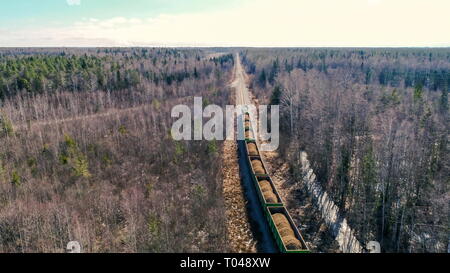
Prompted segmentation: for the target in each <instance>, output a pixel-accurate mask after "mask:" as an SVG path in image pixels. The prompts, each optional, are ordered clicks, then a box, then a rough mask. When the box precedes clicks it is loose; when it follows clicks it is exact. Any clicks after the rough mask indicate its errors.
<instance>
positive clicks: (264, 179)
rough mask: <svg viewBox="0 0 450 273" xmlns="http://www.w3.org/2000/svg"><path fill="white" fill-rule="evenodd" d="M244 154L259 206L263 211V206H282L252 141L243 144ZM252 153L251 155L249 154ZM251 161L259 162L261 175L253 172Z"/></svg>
mask: <svg viewBox="0 0 450 273" xmlns="http://www.w3.org/2000/svg"><path fill="white" fill-rule="evenodd" d="M250 145H253V147H254V149H256V150H253V149H251V148H249V146H250ZM245 147H246V154H247V162H248V164H249V166H250V169H251V177H252V180H253V183H254V185H255V188H256V191H257V192H258V197H259V200H260V201H261V204H263V209H264V207H265V206H280V205H282V204H283V201H282V199H281V197H280V195H279V193H278V191H277V189H276V187H275V185H274V183H273V181H272V179H271V178H270V176H269V174H268V173H267V169H266V165H265V163H264V161H263V160H262V158H261V157H260V156H259V150H258V146H257V145H256V142H254V141H248V142H246V143H245ZM252 151H253V153H251V152H252ZM252 160H260V162H261V166H262V169H263V170H264V171H263V173H261V172H260V173H257V171H256V170H255V168H254V166H253V164H252Z"/></svg>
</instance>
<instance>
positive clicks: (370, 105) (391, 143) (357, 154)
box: [241, 48, 450, 252]
mask: <svg viewBox="0 0 450 273" xmlns="http://www.w3.org/2000/svg"><path fill="white" fill-rule="evenodd" d="M241 57H242V59H243V62H244V64H245V66H246V70H247V72H248V73H249V74H250V75H251V81H250V87H251V88H252V89H253V92H254V94H255V95H256V97H257V99H258V101H259V103H261V104H269V103H270V104H275V105H280V112H281V114H280V115H281V117H280V130H281V136H280V138H281V139H282V140H283V141H281V147H280V157H282V158H285V160H286V161H287V162H289V165H290V172H291V173H292V175H293V176H294V177H297V178H298V179H300V178H301V176H302V173H301V172H300V167H301V166H300V161H299V156H300V151H303V150H304V151H306V152H307V153H308V155H309V158H310V161H311V163H312V166H313V169H314V171H315V173H316V175H317V178H318V180H319V181H320V184H321V185H322V186H323V187H324V189H325V190H326V191H327V192H328V193H329V194H330V196H331V197H332V198H333V200H334V202H335V203H336V204H337V205H338V206H339V208H340V210H341V211H342V212H343V216H344V217H346V218H347V220H348V221H349V224H350V225H351V227H352V228H353V229H354V230H355V231H356V236H357V238H358V239H359V240H360V241H361V242H368V241H371V240H374V241H378V242H380V244H381V248H382V251H383V252H446V251H447V246H448V243H449V241H448V240H449V235H448V230H449V203H450V193H449V188H448V187H449V182H450V181H449V178H450V176H449V157H448V145H449V143H448V140H449V137H448V130H449V127H448V125H449V124H448V117H449V116H448V108H449V105H448V92H449V87H450V50H448V49H438V48H436V49H420V48H418V49H412V48H411V49H409V48H399V49H393V48H391V49H383V48H373V49H370V48H361V49H358V48H342V49H339V48H284V49H275V48H274V49H243V50H242V52H241Z"/></svg>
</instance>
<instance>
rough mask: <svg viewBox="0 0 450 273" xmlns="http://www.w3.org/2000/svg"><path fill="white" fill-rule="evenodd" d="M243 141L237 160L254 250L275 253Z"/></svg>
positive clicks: (275, 249) (240, 141) (273, 242)
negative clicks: (254, 242)
mask: <svg viewBox="0 0 450 273" xmlns="http://www.w3.org/2000/svg"><path fill="white" fill-rule="evenodd" d="M244 145H245V141H244V140H238V158H239V170H240V176H241V183H242V186H243V189H244V195H245V198H246V200H247V205H246V209H247V213H248V216H249V219H248V220H249V222H250V227H251V229H252V232H253V235H254V237H255V239H256V240H257V244H256V248H257V250H258V252H260V253H277V252H279V250H278V247H277V245H276V243H275V240H274V238H273V235H272V232H271V230H270V227H269V224H268V222H267V219H266V217H265V214H264V212H263V209H262V206H261V203H260V201H259V199H258V193H257V191H256V188H255V185H254V183H253V180H252V178H251V170H250V167H249V166H248V163H247V159H246V156H247V155H246V154H245V146H244Z"/></svg>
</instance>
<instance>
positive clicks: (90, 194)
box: [0, 48, 450, 252]
mask: <svg viewBox="0 0 450 273" xmlns="http://www.w3.org/2000/svg"><path fill="white" fill-rule="evenodd" d="M237 51H239V52H240V55H239V56H240V57H241V60H242V63H243V64H244V65H245V69H246V71H247V73H248V75H249V82H248V84H249V87H250V89H251V92H252V93H253V94H254V95H255V98H256V99H257V101H258V103H260V104H272V105H279V106H280V114H281V116H280V130H281V132H280V134H281V136H280V139H281V141H280V147H279V149H278V153H279V157H280V158H281V159H282V160H283V161H285V162H287V163H288V164H289V173H290V175H292V177H293V178H294V180H295V181H301V178H302V175H303V174H302V172H301V167H302V166H301V164H300V158H299V157H300V152H301V151H306V152H307V153H308V157H309V159H310V162H311V165H312V167H313V169H314V172H315V174H316V175H317V178H318V181H319V182H320V184H321V185H322V186H323V188H324V189H325V190H326V191H327V192H328V193H329V195H330V197H331V198H332V199H333V200H334V202H335V203H336V204H337V205H338V206H339V208H340V210H341V212H343V216H344V217H345V218H346V219H347V220H348V222H349V225H350V226H351V227H352V228H353V229H354V230H355V232H356V237H357V238H358V239H359V240H360V241H361V242H364V243H366V242H368V241H372V240H374V241H378V242H380V244H381V247H382V251H383V252H446V251H447V247H448V245H449V239H450V238H449V233H448V231H449V220H450V219H449V215H450V214H449V206H450V192H449V182H450V181H449V178H450V175H449V156H448V149H449V143H448V141H449V135H448V130H449V123H448V118H449V115H448V111H449V102H448V92H449V88H450V50H449V49H448V48H434V49H429V48H389V49H388V48H233V49H229V48H2V49H0V231H1V232H0V252H62V251H64V249H65V247H66V244H67V242H68V241H70V240H77V241H79V242H80V244H81V245H82V247H83V250H84V251H85V252H227V251H229V249H228V244H227V234H226V233H227V231H226V221H227V219H226V217H225V206H224V196H223V191H222V182H223V176H224V175H223V173H222V164H223V162H222V161H221V151H222V146H223V143H222V142H221V141H203V140H202V141H175V140H174V139H173V138H172V136H171V133H170V128H171V126H172V123H173V121H174V119H173V118H171V116H170V113H171V109H172V107H173V106H175V105H177V104H181V103H182V104H186V105H189V106H191V105H192V104H193V97H194V96H201V97H203V104H204V105H208V104H217V105H219V106H224V105H227V104H232V102H233V98H232V97H233V94H234V93H233V89H232V88H231V87H230V85H229V84H230V81H231V80H232V78H233V67H234V59H233V54H232V53H234V52H237ZM299 183H300V182H299Z"/></svg>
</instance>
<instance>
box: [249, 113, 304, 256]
mask: <svg viewBox="0 0 450 273" xmlns="http://www.w3.org/2000/svg"><path fill="white" fill-rule="evenodd" d="M244 115H245V116H244V120H243V123H242V126H243V127H244V129H245V132H251V133H252V135H251V136H250V135H249V134H246V138H245V141H244V142H245V145H244V147H245V154H246V157H247V163H248V165H249V166H250V172H251V177H252V180H253V183H254V185H255V188H256V192H257V194H258V198H259V200H260V204H261V208H262V210H263V212H264V214H265V217H266V219H267V221H268V223H269V226H270V229H271V231H272V234H273V236H274V239H275V242H276V243H277V246H278V248H279V250H280V252H282V253H306V252H309V250H308V248H307V246H306V243H305V241H304V240H303V237H302V236H301V234H300V232H299V231H298V229H297V227H296V226H295V224H294V221H293V220H292V218H291V216H290V215H289V212H288V211H287V210H286V208H285V207H284V204H283V200H282V199H281V197H280V195H279V193H278V191H277V189H276V187H275V184H274V183H273V181H272V179H271V178H270V175H269V173H268V171H267V168H266V164H265V162H264V159H263V158H262V157H261V153H260V150H259V147H258V143H257V142H256V136H255V135H254V134H253V130H252V126H251V122H250V114H249V113H245V114H244ZM274 217H275V218H277V219H281V218H283V219H282V222H284V223H282V224H281V226H277V220H276V219H274ZM278 224H279V223H278ZM286 233H288V236H287V237H286Z"/></svg>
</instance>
